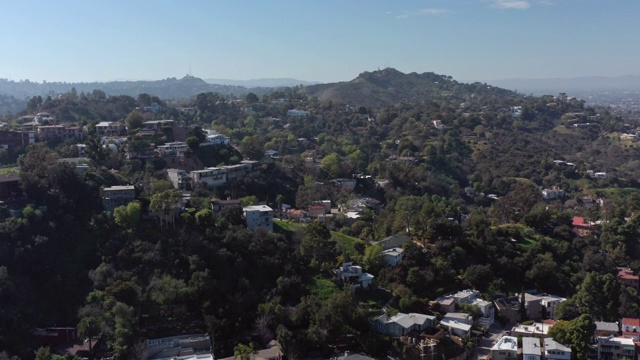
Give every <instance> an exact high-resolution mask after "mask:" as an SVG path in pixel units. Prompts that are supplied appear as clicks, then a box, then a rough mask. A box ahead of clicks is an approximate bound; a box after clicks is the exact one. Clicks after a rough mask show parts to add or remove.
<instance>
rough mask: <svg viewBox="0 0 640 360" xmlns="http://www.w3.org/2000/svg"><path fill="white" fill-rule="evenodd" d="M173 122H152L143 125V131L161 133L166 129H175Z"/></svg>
mask: <svg viewBox="0 0 640 360" xmlns="http://www.w3.org/2000/svg"><path fill="white" fill-rule="evenodd" d="M173 124H174V121H173V120H151V121H145V122H143V123H142V129H143V130H153V131H161V130H162V128H164V127H173Z"/></svg>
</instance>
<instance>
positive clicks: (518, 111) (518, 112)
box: [509, 106, 522, 118]
mask: <svg viewBox="0 0 640 360" xmlns="http://www.w3.org/2000/svg"><path fill="white" fill-rule="evenodd" d="M509 112H510V113H511V116H512V117H515V118H519V117H520V116H522V106H512V107H511V109H510V111H509Z"/></svg>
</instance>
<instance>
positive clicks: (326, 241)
mask: <svg viewBox="0 0 640 360" xmlns="http://www.w3.org/2000/svg"><path fill="white" fill-rule="evenodd" d="M300 255H302V257H303V258H305V259H307V260H308V261H309V263H310V264H312V267H315V268H320V267H332V266H333V265H334V263H335V260H336V256H337V251H336V242H335V241H334V240H333V239H332V238H331V233H330V232H329V229H327V227H326V226H325V225H324V224H323V223H321V222H319V221H312V222H310V223H309V224H307V226H306V227H305V229H304V235H303V237H302V243H301V244H300Z"/></svg>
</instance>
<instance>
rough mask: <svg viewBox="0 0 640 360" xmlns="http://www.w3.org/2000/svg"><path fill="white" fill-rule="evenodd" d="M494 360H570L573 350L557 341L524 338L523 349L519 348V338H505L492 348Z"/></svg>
mask: <svg viewBox="0 0 640 360" xmlns="http://www.w3.org/2000/svg"><path fill="white" fill-rule="evenodd" d="M491 359H492V360H513V359H524V360H541V359H549V360H570V359H571V349H570V348H569V347H567V346H565V345H562V344H560V343H558V342H557V341H555V340H553V339H551V338H547V339H543V340H541V339H539V338H534V337H523V338H522V347H519V346H518V338H517V337H514V336H503V337H502V338H500V340H498V342H497V343H496V344H495V345H494V346H493V347H492V348H491Z"/></svg>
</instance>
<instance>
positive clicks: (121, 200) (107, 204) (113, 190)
mask: <svg viewBox="0 0 640 360" xmlns="http://www.w3.org/2000/svg"><path fill="white" fill-rule="evenodd" d="M135 199H136V189H135V187H133V185H125V186H111V187H106V188H103V189H102V206H104V208H105V210H107V211H113V209H115V208H117V207H118V206H123V205H127V204H128V203H130V202H132V201H133V200H135Z"/></svg>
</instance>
